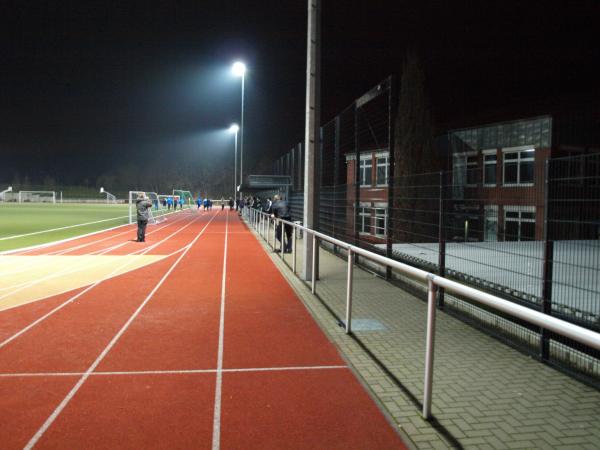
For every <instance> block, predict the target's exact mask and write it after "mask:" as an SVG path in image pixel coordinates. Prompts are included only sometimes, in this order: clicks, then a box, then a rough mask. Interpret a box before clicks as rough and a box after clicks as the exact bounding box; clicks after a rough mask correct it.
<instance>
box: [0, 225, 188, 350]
mask: <svg viewBox="0 0 600 450" xmlns="http://www.w3.org/2000/svg"><path fill="white" fill-rule="evenodd" d="M196 220H198V218H196V219H194V220H193V221H191V222H189V223H188V224H187V225H185V226H184V227H182V228H180V229H179V230H177V231H175V232H174V233H172V234H170V235H169V236H167V237H166V238H164V239H162V240H160V241H158V242H156V243H154V244H152V245H150V246H148V247H146V248H142V249H139V250H136V251H134V252H132V253H128V254H126V255H125V256H131V255H136V254H138V253H139V254H140V255H145V254H146V253H148V252H150V251H151V250H154V249H155V248H156V247H157V246H158V245H160V244H162V243H163V242H164V241H166V240H167V239H169V238H170V237H172V236H174V235H175V234H177V233H179V232H180V231H182V230H183V229H185V228H187V227H189V226H190V225H191V224H192V223H194V222H195V221H196ZM127 243H129V241H126V242H122V243H120V244H116V245H113V246H112V247H108V248H107V249H105V250H103V251H101V252H99V253H92V255H104V254H106V253H108V252H110V251H112V250H115V249H117V248H119V247H122V246H124V245H125V244H127ZM89 256H90V255H81V256H75V257H74V258H78V259H77V260H76V261H75V266H76V267H66V268H64V269H62V270H59V271H58V272H55V273H52V274H49V275H46V276H45V277H42V278H38V279H36V280H32V281H29V282H26V283H21V284H20V285H19V286H18V287H15V289H14V290H12V291H11V292H8V293H6V294H3V295H0V300H3V299H5V298H7V297H10V296H11V295H14V294H16V293H17V292H20V291H22V290H24V289H27V288H30V287H32V286H36V285H38V284H40V283H43V282H44V281H47V280H52V279H54V278H59V277H61V276H63V275H68V274H72V273H77V272H80V271H82V270H89V269H91V268H94V267H97V266H101V265H103V264H106V263H107V262H106V261H104V260H101V261H98V262H97V263H95V264H87V265H86V266H84V267H80V266H79V264H78V261H80V260H82V259H84V258H86V257H89ZM128 264H129V263H127V264H125V265H124V266H119V267H120V268H123V267H126V266H127V265H128ZM114 273H115V272H114V271H113V272H111V273H110V274H109V276H112V275H113V274H114ZM0 347H1V346H0Z"/></svg>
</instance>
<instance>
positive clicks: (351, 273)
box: [346, 248, 354, 334]
mask: <svg viewBox="0 0 600 450" xmlns="http://www.w3.org/2000/svg"><path fill="white" fill-rule="evenodd" d="M352 263H353V260H352V249H350V248H349V249H348V278H347V280H346V334H350V333H351V332H352V280H353V278H354V265H353V264H352Z"/></svg>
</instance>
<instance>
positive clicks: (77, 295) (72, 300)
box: [0, 216, 215, 349]
mask: <svg viewBox="0 0 600 450" xmlns="http://www.w3.org/2000/svg"><path fill="white" fill-rule="evenodd" d="M214 218H215V216H213V217H212V218H211V219H210V221H209V222H208V223H207V224H206V226H208V225H209V224H210V222H212V221H213V219H214ZM196 220H198V219H194V220H193V221H192V222H190V224H192V223H194V222H195V221H196ZM190 224H188V225H190ZM186 226H187V225H186ZM182 229H183V228H181V229H180V230H178V231H177V232H179V231H181V230H182ZM204 229H206V227H204ZM171 236H172V235H171ZM168 237H170V236H168ZM190 246H191V244H187V245H186V246H184V247H182V248H181V249H179V250H178V251H176V252H173V253H172V254H171V255H169V256H172V255H174V254H176V253H178V252H179V251H183V250H184V249H185V251H187V249H189V247H190ZM128 264H129V262H127V263H125V264H122V265H121V266H119V267H117V268H115V269H114V270H113V271H112V272H111V273H110V274H108V275H107V276H106V277H104V278H102V279H100V280H98V281H96V282H95V283H94V284H91V285H90V286H88V287H87V288H85V289H84V290H82V291H81V292H79V293H78V294H75V295H73V296H72V297H70V298H69V299H67V300H65V301H64V302H63V303H61V304H60V305H58V306H57V307H55V308H53V309H52V310H50V311H49V312H47V313H46V314H44V315H43V316H42V317H40V318H39V319H36V320H35V321H33V322H31V323H30V324H29V325H27V326H26V327H25V328H23V329H21V330H20V331H18V332H17V333H15V334H13V335H12V336H10V337H8V338H6V339H5V340H4V341H2V342H0V349H1V348H3V347H4V346H6V345H7V344H9V343H10V342H12V341H14V340H15V339H17V338H18V337H19V336H21V335H23V334H25V333H26V332H27V331H29V330H31V329H32V328H33V327H35V326H36V325H38V324H40V323H41V322H43V321H44V320H46V319H47V318H48V317H50V316H52V315H53V314H55V313H56V312H58V311H60V310H61V309H62V308H64V307H65V306H67V305H68V304H70V303H72V302H74V301H75V300H77V299H78V298H79V297H81V296H82V295H84V294H86V293H87V292H89V291H91V290H92V289H94V288H95V287H96V286H98V285H99V284H100V283H102V282H103V281H106V280H108V279H110V278H113V277H114V276H115V274H116V273H117V272H118V271H119V270H121V269H123V268H124V267H125V266H127V265H128ZM11 309H12V308H11Z"/></svg>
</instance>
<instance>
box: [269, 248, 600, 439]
mask: <svg viewBox="0 0 600 450" xmlns="http://www.w3.org/2000/svg"><path fill="white" fill-rule="evenodd" d="M299 249H300V248H299ZM302 253H303V252H301V251H299V252H298V267H301V261H302V258H303V254H302ZM270 254H271V256H272V257H273V255H274V254H273V253H270ZM274 261H275V264H276V265H277V266H278V267H280V270H281V271H282V274H283V275H284V276H286V277H287V279H288V280H289V281H290V284H291V285H292V286H293V287H294V289H296V292H298V294H299V296H300V298H302V300H303V302H304V304H305V305H306V306H307V308H308V310H309V311H310V312H311V314H312V315H313V317H315V319H316V320H317V322H318V323H319V325H320V326H321V327H322V329H323V330H324V331H325V332H326V333H327V334H328V335H329V337H330V339H331V340H332V341H333V342H334V344H336V345H337V346H338V348H339V350H340V352H342V353H343V354H344V355H345V357H346V359H347V360H348V362H349V364H350V365H351V366H352V367H353V368H354V370H355V371H356V372H357V373H359V374H360V376H361V377H362V378H363V380H364V382H365V384H366V385H368V386H370V389H371V391H372V392H375V393H376V394H377V395H378V396H379V398H380V399H381V400H382V404H383V405H384V406H385V407H386V408H387V412H388V414H390V415H391V416H392V419H393V420H395V421H396V422H397V423H398V424H400V425H401V426H402V429H403V431H404V432H405V433H406V435H407V436H408V437H409V438H410V439H412V440H413V441H414V442H418V448H423V449H425V448H435V449H437V448H447V447H444V446H448V443H447V442H445V441H444V440H443V439H442V438H441V436H440V435H439V434H438V432H437V430H435V428H433V426H432V424H431V423H430V422H428V421H425V420H423V419H422V418H421V416H420V410H419V409H420V408H419V407H417V406H415V405H414V404H413V402H412V401H411V400H410V399H409V396H408V395H407V394H406V393H404V392H403V390H402V389H401V388H399V387H398V386H397V385H396V383H395V381H393V380H392V379H391V378H389V377H388V375H387V374H385V373H384V372H383V371H382V370H381V369H380V368H379V367H378V365H377V364H376V363H375V362H374V361H373V360H372V359H371V357H369V356H368V355H367V354H366V353H365V352H364V350H363V349H362V348H361V346H360V345H358V343H357V342H356V341H355V339H354V338H352V337H350V336H348V335H346V334H345V333H344V330H343V329H342V328H340V327H339V326H338V325H337V323H336V321H335V320H334V319H333V318H332V316H331V314H330V312H329V311H327V309H326V308H325V307H324V306H323V303H324V304H326V305H328V306H329V307H331V308H332V309H333V310H334V311H335V312H336V314H338V315H340V317H342V316H343V315H345V288H346V286H345V270H346V264H345V261H343V260H342V259H340V258H338V257H336V256H333V255H332V254H330V253H328V252H326V251H323V250H322V251H320V263H319V264H320V272H321V273H320V281H319V282H318V283H317V291H318V293H319V295H320V296H321V298H322V301H323V303H321V301H319V300H317V299H316V298H315V297H314V296H312V294H310V290H309V288H307V286H308V285H307V284H306V283H304V282H301V281H300V280H298V278H297V277H295V276H294V275H292V274H291V271H290V270H289V269H287V268H285V267H284V266H282V265H281V261H280V260H279V259H278V258H274ZM289 261H291V258H290V259H289ZM354 275H355V280H354V299H353V300H354V307H353V317H354V318H361V319H373V320H377V321H379V322H380V323H382V324H383V325H384V326H385V327H386V329H385V331H384V332H366V331H364V332H357V333H356V338H357V339H359V340H360V341H361V342H362V343H363V345H365V346H366V347H367V348H368V349H369V350H370V351H371V352H372V353H373V354H374V355H375V356H376V357H377V358H378V359H379V360H380V361H381V362H382V363H383V364H384V365H385V366H386V367H387V368H388V370H389V371H390V372H392V373H393V374H394V376H395V377H396V378H397V380H399V381H400V383H402V385H403V387H404V389H407V390H408V391H409V392H410V394H411V395H412V396H414V397H416V398H417V399H418V400H419V401H422V398H423V367H424V366H423V364H424V349H425V341H424V339H425V318H426V304H425V302H423V301H421V300H419V299H417V298H415V297H413V296H412V295H410V294H408V293H406V292H404V291H402V290H401V289H399V288H397V287H395V286H394V285H392V284H390V283H387V282H386V281H384V280H383V279H381V278H378V277H375V276H373V275H372V274H370V273H367V272H365V271H363V270H361V269H359V268H357V267H355V272H354ZM432 410H433V414H434V416H435V418H436V419H437V420H438V421H439V423H440V425H441V426H442V427H444V428H445V429H446V430H448V432H449V433H450V434H451V435H452V436H453V438H454V439H456V440H457V441H458V442H459V443H460V444H461V445H462V446H463V447H465V448H466V449H471V448H494V449H505V448H513V447H510V446H514V448H536V449H537V448H539V449H548V448H561V449H563V448H573V449H578V450H579V449H586V448H589V449H596V450H597V449H599V448H600V392H598V391H596V390H594V389H593V388H590V387H589V386H586V385H584V384H581V383H579V382H577V381H576V380H574V379H572V378H569V377H567V376H566V375H564V374H562V373H560V372H558V371H555V370H553V369H552V368H550V367H548V366H546V365H544V364H540V363H539V362H537V361H536V360H534V359H532V358H530V357H528V356H526V355H523V354H521V353H519V352H517V351H515V350H513V349H512V348H510V347H508V346H506V345H504V344H502V343H501V342H499V341H497V340H495V339H493V338H491V337H490V336H488V335H485V334H483V333H481V332H479V331H477V330H476V329H474V328H471V327H469V326H468V325H467V324H465V323H463V322H461V321H459V320H456V319H454V318H453V317H451V316H449V315H447V314H445V313H443V312H439V313H438V314H437V323H436V349H435V362H434V383H433V404H432ZM457 423H458V425H456V424H457ZM486 432H487V433H488V434H487V435H486V434H485V433H486ZM473 433H475V434H473ZM434 437H435V439H434ZM523 445H530V447H523ZM440 446H441V447H440Z"/></svg>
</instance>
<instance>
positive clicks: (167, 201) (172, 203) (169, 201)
mask: <svg viewBox="0 0 600 450" xmlns="http://www.w3.org/2000/svg"><path fill="white" fill-rule="evenodd" d="M162 205H163V208H167V209H171V207H173V211H175V210H176V209H177V205H179V209H183V197H177V196H175V197H171V196H169V197H166V198H164V197H163V199H162Z"/></svg>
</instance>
